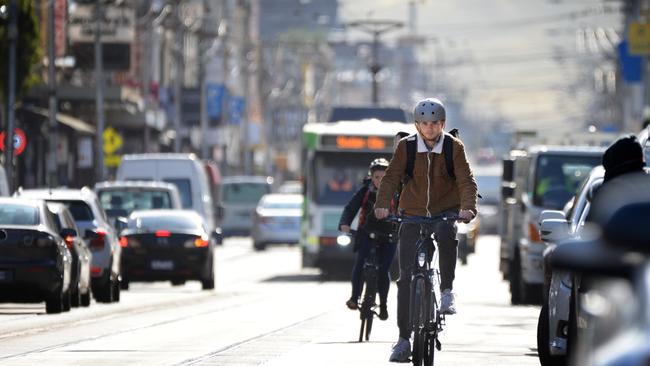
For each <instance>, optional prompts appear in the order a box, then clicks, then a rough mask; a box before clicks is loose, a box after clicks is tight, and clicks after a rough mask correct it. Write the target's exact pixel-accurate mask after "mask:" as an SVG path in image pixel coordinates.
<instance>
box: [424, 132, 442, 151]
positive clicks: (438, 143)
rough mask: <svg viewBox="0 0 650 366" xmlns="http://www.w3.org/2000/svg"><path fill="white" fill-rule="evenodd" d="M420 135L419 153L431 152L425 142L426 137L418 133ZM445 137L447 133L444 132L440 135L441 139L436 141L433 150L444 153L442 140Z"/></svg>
mask: <svg viewBox="0 0 650 366" xmlns="http://www.w3.org/2000/svg"><path fill="white" fill-rule="evenodd" d="M417 136H418V152H419V153H426V152H429V149H427V145H426V144H425V143H424V139H423V138H422V136H420V134H419V133H418V134H417ZM444 139H445V133H444V132H443V133H442V136H440V140H438V142H437V143H436V145H435V146H434V147H433V149H432V150H431V152H433V153H436V154H442V141H443V140H444Z"/></svg>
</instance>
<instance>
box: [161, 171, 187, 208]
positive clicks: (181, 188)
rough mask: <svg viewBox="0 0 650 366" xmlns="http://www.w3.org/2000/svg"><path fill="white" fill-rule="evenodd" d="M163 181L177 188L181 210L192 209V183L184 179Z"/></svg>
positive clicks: (166, 179)
mask: <svg viewBox="0 0 650 366" xmlns="http://www.w3.org/2000/svg"><path fill="white" fill-rule="evenodd" d="M163 181H165V182H167V183H172V184H173V185H175V186H176V188H178V193H179V194H180V195H181V203H182V205H183V208H192V183H191V182H190V180H189V179H186V178H165V179H163Z"/></svg>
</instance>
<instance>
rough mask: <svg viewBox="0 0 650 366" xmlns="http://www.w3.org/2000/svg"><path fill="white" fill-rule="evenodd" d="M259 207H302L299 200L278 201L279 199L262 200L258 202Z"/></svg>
mask: <svg viewBox="0 0 650 366" xmlns="http://www.w3.org/2000/svg"><path fill="white" fill-rule="evenodd" d="M260 207H261V208H269V209H298V208H301V207H302V203H301V202H279V201H273V202H269V201H264V202H261V204H260Z"/></svg>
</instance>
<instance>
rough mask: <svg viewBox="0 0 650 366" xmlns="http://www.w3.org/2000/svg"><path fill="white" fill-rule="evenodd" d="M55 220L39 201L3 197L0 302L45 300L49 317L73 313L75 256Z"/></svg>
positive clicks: (68, 231)
mask: <svg viewBox="0 0 650 366" xmlns="http://www.w3.org/2000/svg"><path fill="white" fill-rule="evenodd" d="M55 221H56V218H55V217H54V215H53V214H52V212H50V210H49V209H48V207H47V205H46V204H45V202H43V201H39V200H25V199H18V198H0V301H3V302H28V303H29V302H41V301H45V309H46V312H47V313H48V314H52V313H60V312H62V311H68V310H70V278H71V272H72V255H71V254H70V251H69V250H68V247H67V246H66V244H65V241H64V240H63V237H67V236H76V234H77V233H76V232H74V231H73V230H72V229H69V228H66V229H62V230H61V231H58V230H57V226H56V224H55Z"/></svg>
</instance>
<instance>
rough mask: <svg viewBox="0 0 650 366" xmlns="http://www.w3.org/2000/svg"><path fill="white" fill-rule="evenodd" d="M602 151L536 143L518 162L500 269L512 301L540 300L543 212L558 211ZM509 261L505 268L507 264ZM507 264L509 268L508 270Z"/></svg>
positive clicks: (511, 192)
mask: <svg viewBox="0 0 650 366" xmlns="http://www.w3.org/2000/svg"><path fill="white" fill-rule="evenodd" d="M603 151H604V149H603V148H601V147H588V146H563V147H559V146H558V147H552V146H533V147H530V148H528V149H527V150H526V152H525V154H520V155H518V156H517V158H516V160H515V166H514V186H510V187H511V189H510V190H508V192H507V193H508V194H509V196H507V197H506V202H507V205H506V206H505V207H506V209H507V210H508V211H509V213H507V214H506V216H507V217H508V221H507V228H506V232H505V234H504V235H503V237H505V238H506V239H507V240H508V241H506V242H503V241H502V243H501V260H502V270H505V273H507V278H508V281H509V282H510V295H511V302H512V303H513V304H526V303H539V302H541V298H542V296H541V295H542V283H543V279H544V273H543V266H542V259H543V258H542V257H543V252H544V249H545V248H546V246H545V245H544V242H543V241H542V240H541V238H540V236H539V224H538V220H539V214H540V213H541V212H542V211H543V210H546V209H553V210H560V209H562V208H563V207H564V205H565V204H566V203H567V201H569V200H570V199H571V197H573V196H574V195H575V193H576V191H577V190H578V188H579V187H580V185H581V184H582V182H583V181H584V179H585V178H586V177H587V176H588V175H589V171H591V169H592V168H593V167H595V166H596V165H599V164H600V161H601V158H602V154H603ZM504 262H505V266H503V264H504ZM504 267H505V268H504Z"/></svg>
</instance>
